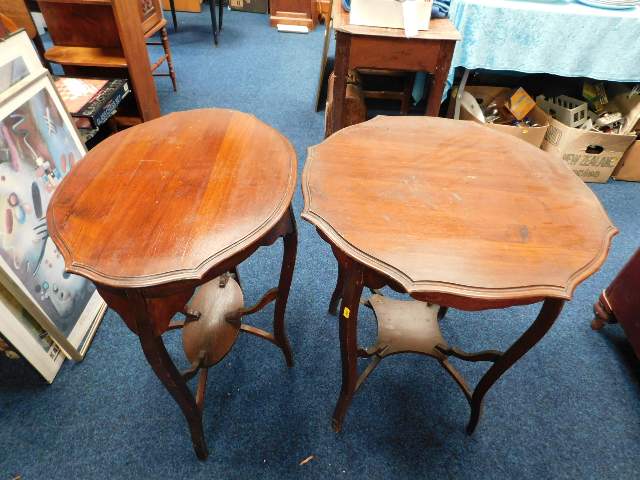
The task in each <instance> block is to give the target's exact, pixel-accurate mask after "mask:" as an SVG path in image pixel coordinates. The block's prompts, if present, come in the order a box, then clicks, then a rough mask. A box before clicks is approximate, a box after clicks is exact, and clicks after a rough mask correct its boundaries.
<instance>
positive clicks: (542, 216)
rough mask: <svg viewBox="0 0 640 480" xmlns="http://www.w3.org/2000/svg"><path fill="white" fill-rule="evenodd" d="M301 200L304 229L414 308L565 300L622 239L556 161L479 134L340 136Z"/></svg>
mask: <svg viewBox="0 0 640 480" xmlns="http://www.w3.org/2000/svg"><path fill="white" fill-rule="evenodd" d="M302 188H303V194H304V196H305V208H304V211H303V213H302V217H303V218H305V219H306V220H309V221H310V222H312V223H313V224H315V225H316V227H317V228H318V229H319V230H320V231H321V232H322V233H323V234H324V235H325V236H326V237H328V239H329V240H330V241H331V243H333V244H334V245H336V246H337V247H338V249H340V250H341V251H343V252H345V253H346V254H347V255H348V256H350V257H352V258H354V259H356V260H357V261H358V262H360V263H361V264H363V265H366V266H368V267H370V268H373V269H374V270H376V271H378V272H381V273H383V274H385V275H386V276H387V277H390V278H391V279H392V280H394V281H396V282H398V283H399V284H400V285H401V286H402V287H403V288H404V289H406V290H407V292H409V293H412V294H414V297H416V298H418V297H419V296H420V295H416V294H419V293H420V292H440V293H443V294H445V295H451V296H458V297H467V298H475V299H484V300H487V301H493V302H494V304H493V305H490V304H486V303H484V304H473V305H472V304H469V305H467V306H466V308H474V309H475V308H480V307H487V306H494V307H495V306H500V305H502V306H504V305H506V304H514V303H516V302H514V300H515V299H521V300H522V302H519V303H530V302H526V301H525V300H530V301H536V300H539V299H541V298H544V297H555V298H561V299H569V298H571V295H572V293H573V290H574V288H575V287H576V286H577V285H578V283H580V282H581V281H582V280H584V279H585V278H587V277H588V276H589V275H591V274H592V273H593V272H595V271H596V270H597V269H598V268H599V267H600V265H601V264H602V263H603V262H604V260H605V258H606V254H607V252H608V249H609V245H610V242H611V238H612V237H613V235H615V234H616V233H617V230H616V228H615V227H614V226H613V225H612V223H611V221H610V220H609V218H608V216H607V214H606V212H605V211H604V209H603V208H602V206H601V205H600V202H599V201H598V199H597V198H596V196H595V195H594V194H593V193H592V192H591V190H590V189H589V188H588V187H587V186H585V184H584V183H583V182H582V181H581V180H580V179H579V178H578V177H576V176H575V175H574V174H573V172H571V170H570V169H569V168H568V167H567V166H566V164H565V162H563V161H562V160H561V159H560V158H556V157H553V156H551V155H550V154H548V153H546V152H543V151H541V150H539V149H537V148H535V147H533V146H531V145H529V144H527V143H525V142H523V141H521V140H519V139H516V138H514V137H510V136H507V135H505V134H502V133H499V132H495V131H493V130H490V129H488V128H486V127H483V126H481V125H477V124H474V123H472V122H461V121H453V120H448V119H443V118H431V117H377V118H375V119H374V120H370V121H368V122H365V123H362V124H359V125H356V126H352V127H348V128H345V129H343V130H341V131H340V132H338V133H335V134H333V135H332V136H331V137H329V138H328V139H326V140H325V141H324V142H323V143H321V144H319V145H316V146H315V147H311V148H310V149H309V155H308V159H307V163H306V165H305V170H304V174H303V179H302ZM429 298H434V297H433V296H431V297H429ZM435 298H437V297H435ZM501 302H502V303H501ZM436 303H437V302H436Z"/></svg>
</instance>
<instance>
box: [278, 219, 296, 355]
mask: <svg viewBox="0 0 640 480" xmlns="http://www.w3.org/2000/svg"><path fill="white" fill-rule="evenodd" d="M282 240H283V244H284V245H283V246H284V252H283V256H282V268H281V270H280V281H279V282H278V297H277V298H276V305H275V311H274V314H273V336H274V338H275V340H276V343H277V344H278V345H279V346H280V348H281V349H282V353H283V354H284V358H285V360H286V362H287V366H288V367H293V354H292V353H291V345H290V344H289V339H288V338H287V333H286V330H285V322H284V316H285V310H286V308H287V299H288V298H289V290H290V289H291V280H292V278H293V268H294V266H295V263H296V253H297V248H298V233H297V229H296V220H295V217H294V216H293V210H292V209H291V208H289V229H288V231H287V233H285V234H284V236H283V237H282Z"/></svg>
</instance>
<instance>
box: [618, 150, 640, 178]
mask: <svg viewBox="0 0 640 480" xmlns="http://www.w3.org/2000/svg"><path fill="white" fill-rule="evenodd" d="M613 178H615V179H616V180H625V181H627V182H640V140H636V141H635V142H633V145H631V148H629V150H627V153H625V154H624V157H622V160H620V163H618V166H617V167H616V169H615V171H614V172H613Z"/></svg>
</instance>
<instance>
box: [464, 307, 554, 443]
mask: <svg viewBox="0 0 640 480" xmlns="http://www.w3.org/2000/svg"><path fill="white" fill-rule="evenodd" d="M563 305H564V300H560V299H557V298H547V299H546V300H545V301H544V303H543V305H542V309H541V310H540V313H539V314H538V317H537V318H536V320H535V321H534V322H533V324H532V325H531V326H530V327H529V328H528V329H527V331H526V332H524V333H523V334H522V335H521V336H520V338H518V340H516V341H515V343H514V344H513V345H511V347H509V349H508V350H507V351H506V352H504V354H503V355H502V356H501V357H500V358H499V359H498V360H497V361H496V362H495V363H494V364H493V365H492V366H491V368H489V370H488V371H487V373H485V374H484V376H483V377H482V378H481V379H480V382H478V385H477V386H476V388H475V390H474V391H473V395H472V397H471V416H470V418H469V423H468V424H467V433H468V434H469V435H471V434H472V433H473V431H474V430H475V428H476V426H477V425H478V420H480V413H481V410H482V399H483V398H484V396H485V394H486V393H487V392H488V391H489V389H490V388H491V387H492V386H493V384H494V383H496V381H497V380H498V379H499V378H500V377H501V376H502V374H503V373H504V372H506V371H507V370H508V369H509V368H510V367H511V366H512V365H513V364H514V363H516V362H517V361H518V360H519V359H520V358H521V357H522V356H523V355H524V354H525V353H527V352H528V351H529V350H530V349H531V348H532V347H533V346H534V345H535V344H536V343H538V342H539V341H540V339H541V338H542V337H543V336H544V335H545V334H546V333H547V332H548V331H549V329H550V328H551V325H553V324H554V322H555V321H556V319H557V318H558V315H560V311H561V310H562V306H563Z"/></svg>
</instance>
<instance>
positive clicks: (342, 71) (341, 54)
mask: <svg viewBox="0 0 640 480" xmlns="http://www.w3.org/2000/svg"><path fill="white" fill-rule="evenodd" d="M350 44H351V39H350V36H349V35H347V34H344V33H342V32H336V56H335V63H334V67H333V73H334V74H335V80H334V82H333V129H332V130H331V131H332V132H337V131H338V130H341V129H342V128H343V127H344V123H345V118H344V117H345V109H344V102H345V96H346V92H347V73H348V71H349V50H350Z"/></svg>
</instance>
